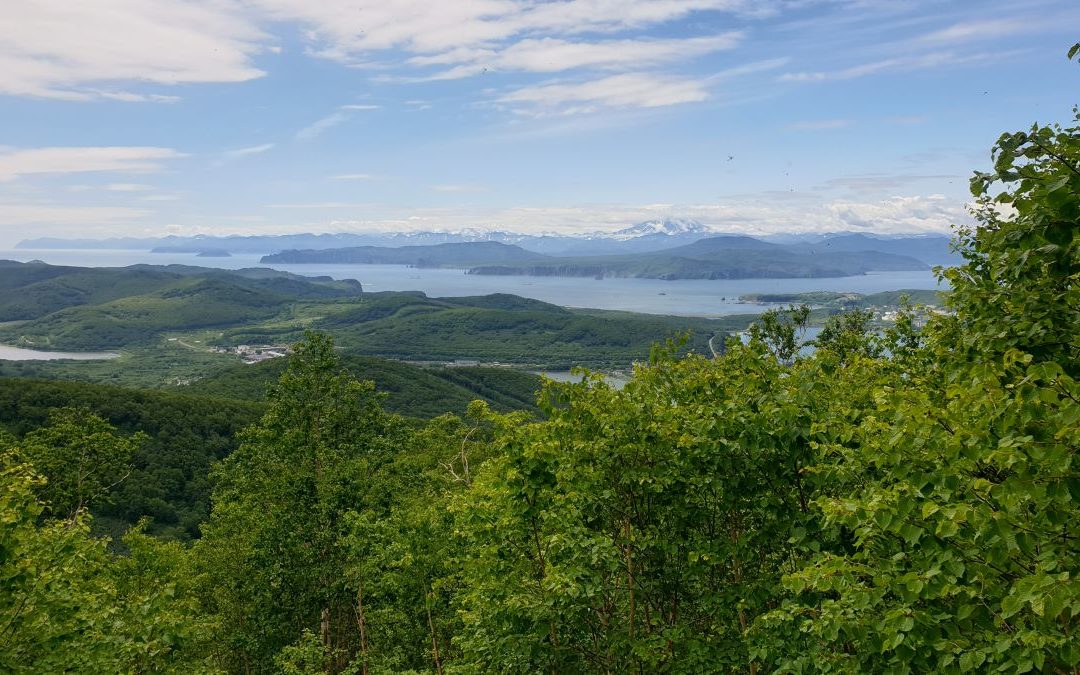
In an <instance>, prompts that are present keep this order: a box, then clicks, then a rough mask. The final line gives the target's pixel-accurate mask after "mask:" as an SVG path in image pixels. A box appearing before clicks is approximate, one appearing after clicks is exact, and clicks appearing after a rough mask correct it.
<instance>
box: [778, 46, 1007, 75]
mask: <svg viewBox="0 0 1080 675" xmlns="http://www.w3.org/2000/svg"><path fill="white" fill-rule="evenodd" d="M1018 53H1019V52H1017V51H1004V52H979V53H974V54H959V53H956V52H933V53H930V54H920V55H914V56H900V57H896V58H890V59H880V60H877V61H870V62H868V63H861V64H858V65H855V66H850V67H847V68H841V69H839V70H832V71H804V72H793V73H784V74H783V75H781V76H780V77H779V80H780V81H781V82H826V81H831V80H852V79H855V78H859V77H867V76H869V75H878V74H881V73H888V72H900V71H911V70H926V69H937V68H945V67H949V66H972V65H986V64H990V63H995V62H997V61H1001V60H1004V59H1008V58H1010V57H1012V56H1015V55H1016V54H1018Z"/></svg>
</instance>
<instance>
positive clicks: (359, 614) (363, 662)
mask: <svg viewBox="0 0 1080 675" xmlns="http://www.w3.org/2000/svg"><path fill="white" fill-rule="evenodd" d="M356 628H357V629H358V630H359V631H360V675H368V669H367V655H368V643H367V620H366V619H365V618H364V577H362V576H361V577H360V587H359V588H358V589H357V590H356Z"/></svg>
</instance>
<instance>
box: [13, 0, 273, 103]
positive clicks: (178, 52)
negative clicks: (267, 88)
mask: <svg viewBox="0 0 1080 675" xmlns="http://www.w3.org/2000/svg"><path fill="white" fill-rule="evenodd" d="M231 7H232V5H230V4H229V3H227V2H224V1H222V0H94V1H93V2H70V1H69V0H32V1H26V2H7V3H5V4H4V8H3V10H2V12H0V14H2V19H0V93H4V94H10V95H15V96H34V97H45V98H56V99H66V100H92V99H112V100H120V101H163V102H169V101H172V100H175V97H171V96H163V95H160V94H154V93H152V94H145V93H137V92H129V91H123V90H114V89H112V88H110V86H111V85H112V84H114V83H123V82H138V83H151V84H156V85H176V84H185V83H198V82H241V81H244V80H250V79H253V78H256V77H260V76H261V75H262V74H263V72H262V71H261V70H259V69H258V68H257V67H255V66H254V65H253V63H252V57H253V56H254V55H255V54H257V53H258V52H259V51H260V50H261V49H262V48H261V46H260V43H261V42H262V41H264V40H265V39H266V37H267V36H266V35H265V34H263V33H262V32H261V31H259V30H258V29H257V28H255V27H254V25H253V24H252V23H251V22H250V20H248V19H247V18H245V17H243V16H242V15H241V14H240V13H239V12H238V11H236V10H235V9H234V8H231Z"/></svg>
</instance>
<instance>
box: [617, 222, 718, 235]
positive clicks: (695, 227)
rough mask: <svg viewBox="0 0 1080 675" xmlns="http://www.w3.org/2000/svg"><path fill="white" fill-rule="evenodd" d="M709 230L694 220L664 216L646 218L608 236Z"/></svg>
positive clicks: (704, 232)
mask: <svg viewBox="0 0 1080 675" xmlns="http://www.w3.org/2000/svg"><path fill="white" fill-rule="evenodd" d="M711 232H712V230H710V229H709V228H708V227H706V226H705V225H702V224H701V223H699V222H698V221H696V220H690V219H688V218H665V219H664V220H646V221H645V222H644V223H638V224H637V225H632V226H630V227H627V228H624V229H621V230H616V231H615V232H612V233H611V235H610V236H612V237H614V238H616V239H635V238H637V237H647V236H649V235H652V234H663V235H667V236H669V237H674V236H678V235H684V234H701V235H705V234H709V233H711Z"/></svg>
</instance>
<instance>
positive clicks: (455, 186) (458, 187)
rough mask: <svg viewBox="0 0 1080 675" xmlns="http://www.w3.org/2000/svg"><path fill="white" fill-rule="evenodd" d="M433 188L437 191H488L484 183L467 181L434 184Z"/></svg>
mask: <svg viewBox="0 0 1080 675" xmlns="http://www.w3.org/2000/svg"><path fill="white" fill-rule="evenodd" d="M431 189H432V190H434V191H436V192H487V191H488V188H487V187H485V186H483V185H469V184H465V183H450V184H444V185H432V186H431Z"/></svg>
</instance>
